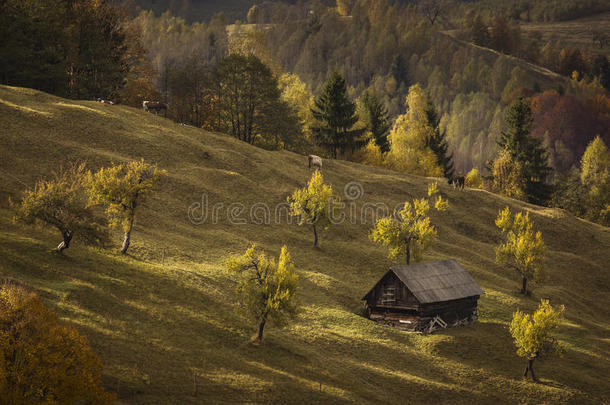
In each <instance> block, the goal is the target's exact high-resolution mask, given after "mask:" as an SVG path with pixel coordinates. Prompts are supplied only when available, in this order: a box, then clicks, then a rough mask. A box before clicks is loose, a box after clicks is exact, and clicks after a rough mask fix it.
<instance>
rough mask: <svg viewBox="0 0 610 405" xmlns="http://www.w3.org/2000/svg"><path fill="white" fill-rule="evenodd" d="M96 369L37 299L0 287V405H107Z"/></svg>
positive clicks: (74, 334)
mask: <svg viewBox="0 0 610 405" xmlns="http://www.w3.org/2000/svg"><path fill="white" fill-rule="evenodd" d="M112 402H113V396H112V395H110V394H109V393H108V392H106V391H105V390H104V388H103V387H102V363H101V362H100V360H99V358H98V357H97V356H96V355H95V353H93V352H92V351H91V348H90V347H89V344H88V343H87V339H86V338H85V337H84V336H82V335H81V334H79V333H78V330H77V329H76V328H75V327H74V326H72V325H69V324H65V323H62V322H59V321H58V320H57V316H56V315H55V313H53V311H51V310H50V309H48V308H46V307H45V306H44V305H43V303H42V302H41V300H40V298H39V297H38V295H37V294H35V293H32V292H28V291H27V290H25V289H24V288H23V287H19V286H16V285H14V284H9V283H5V284H4V285H2V286H1V287H0V403H2V404H12V405H29V404H43V403H44V404H110V403H112Z"/></svg>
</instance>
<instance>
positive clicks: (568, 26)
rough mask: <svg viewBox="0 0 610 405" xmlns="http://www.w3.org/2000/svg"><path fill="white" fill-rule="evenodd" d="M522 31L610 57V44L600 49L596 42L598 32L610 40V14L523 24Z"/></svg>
mask: <svg viewBox="0 0 610 405" xmlns="http://www.w3.org/2000/svg"><path fill="white" fill-rule="evenodd" d="M521 30H522V31H523V32H525V33H527V34H533V35H535V36H536V37H537V38H539V39H542V40H545V41H546V40H549V39H551V38H555V39H559V40H561V42H562V43H564V44H566V45H568V46H571V47H575V48H579V49H586V50H588V51H589V52H591V53H593V54H601V55H606V56H608V57H610V43H606V44H605V45H604V46H603V47H600V46H599V42H597V41H595V40H594V36H595V33H596V32H599V33H602V34H605V39H606V41H609V40H610V37H609V34H608V32H610V13H602V14H598V15H595V16H592V17H586V18H579V19H577V20H571V21H558V22H552V23H528V24H521Z"/></svg>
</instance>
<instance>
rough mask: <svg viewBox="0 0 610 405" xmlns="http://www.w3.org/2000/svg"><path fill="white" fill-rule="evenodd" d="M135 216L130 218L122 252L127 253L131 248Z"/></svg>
mask: <svg viewBox="0 0 610 405" xmlns="http://www.w3.org/2000/svg"><path fill="white" fill-rule="evenodd" d="M133 218H134V216H133V215H132V216H131V218H130V219H129V228H127V231H126V232H125V238H124V239H123V246H122V247H121V253H122V254H125V253H127V249H129V244H130V243H131V229H132V228H133Z"/></svg>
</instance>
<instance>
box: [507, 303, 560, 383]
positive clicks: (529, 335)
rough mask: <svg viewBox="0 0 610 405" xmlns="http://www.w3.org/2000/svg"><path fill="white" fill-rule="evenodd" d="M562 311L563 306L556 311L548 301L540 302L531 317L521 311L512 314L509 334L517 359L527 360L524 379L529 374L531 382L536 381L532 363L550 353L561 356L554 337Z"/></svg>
mask: <svg viewBox="0 0 610 405" xmlns="http://www.w3.org/2000/svg"><path fill="white" fill-rule="evenodd" d="M564 310H565V308H564V306H563V305H562V306H561V307H560V308H559V309H558V310H556V309H554V308H553V307H552V306H551V304H549V301H547V300H541V301H540V305H539V306H538V309H537V310H536V312H534V314H533V315H529V314H525V313H523V312H521V311H517V312H515V313H514V314H513V319H512V321H511V323H510V333H511V335H512V336H513V339H514V340H515V346H517V354H518V355H519V357H523V358H526V359H527V365H526V367H525V373H524V374H523V376H524V377H527V375H528V373H529V374H530V375H531V377H532V380H533V381H537V379H536V375H535V374H534V361H535V360H536V359H539V358H541V357H543V356H544V355H546V354H549V353H551V352H556V353H559V354H561V352H562V347H561V345H560V344H559V343H558V342H557V340H556V339H555V336H554V335H555V332H556V330H557V328H558V327H559V326H560V325H561V321H562V318H563V312H564Z"/></svg>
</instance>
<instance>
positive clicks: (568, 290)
mask: <svg viewBox="0 0 610 405" xmlns="http://www.w3.org/2000/svg"><path fill="white" fill-rule="evenodd" d="M0 123H1V124H0V145H1V146H0V207H1V208H0V277H2V278H9V279H13V280H18V281H19V282H22V283H24V284H26V285H28V286H30V287H32V288H35V289H37V290H38V291H39V292H40V293H41V295H42V297H43V298H44V300H45V302H46V303H47V304H48V305H50V306H51V307H52V308H53V309H54V310H56V311H57V312H58V313H59V314H60V316H61V317H62V318H64V319H66V320H69V321H71V322H74V323H76V324H77V325H78V327H79V328H80V330H81V331H82V332H83V333H85V334H87V335H88V337H89V339H90V342H91V344H92V347H93V349H94V350H95V351H96V352H97V353H98V354H99V355H100V357H101V359H102V361H103V363H104V365H105V370H104V379H105V384H106V386H107V387H108V389H109V390H111V391H114V392H116V393H117V394H118V396H119V399H120V402H121V403H129V404H170V403H181V404H186V403H193V404H194V403H244V402H247V403H388V404H389V403H395V404H398V403H452V404H453V403H464V404H471V403H491V402H496V403H507V404H514V403H553V404H559V403H578V404H581V403H599V402H600V401H603V400H608V399H610V384H609V382H608V378H607V377H608V375H610V362H609V358H610V339H609V336H610V308H609V307H608V297H609V293H610V291H609V287H608V286H609V281H610V265H609V263H610V230H609V229H608V228H604V227H601V226H598V225H595V224H591V223H588V222H586V221H582V220H580V219H577V218H574V217H572V216H570V215H567V214H566V213H564V212H563V211H560V210H552V209H543V208H541V207H536V206H532V205H528V204H524V203H521V202H517V201H514V200H511V199H506V198H503V197H499V196H496V195H493V194H490V193H487V192H484V191H476V190H468V189H467V190H464V191H457V190H454V189H452V188H450V187H449V186H447V185H446V184H444V183H442V182H441V184H440V188H441V191H442V192H443V194H444V195H445V196H446V197H447V198H448V199H449V200H450V203H451V207H450V209H449V211H448V212H447V213H442V214H434V216H433V221H434V222H435V223H437V224H438V232H439V239H438V241H437V243H436V244H435V246H434V248H433V249H432V251H431V252H429V253H428V254H427V255H426V257H425V259H426V260H434V259H440V258H447V257H454V258H456V259H457V260H458V261H459V262H460V263H461V264H462V265H463V266H464V267H465V268H466V269H467V270H468V271H469V272H470V273H471V274H472V275H473V277H474V278H475V280H476V281H477V282H478V283H479V284H480V285H481V287H482V288H483V289H484V290H485V292H486V295H485V296H483V297H482V298H481V300H480V302H479V308H480V322H478V323H477V324H474V325H471V326H467V327H460V328H454V329H450V330H444V331H441V332H438V333H435V334H433V335H429V336H423V335H415V334H407V333H403V332H400V331H397V330H394V329H392V328H388V327H383V326H379V325H377V324H375V323H373V322H371V321H369V320H367V319H365V318H363V317H362V316H360V315H359V314H360V311H361V308H362V303H361V301H360V298H361V297H362V296H363V295H364V293H366V291H368V289H369V288H370V287H371V286H372V285H373V283H374V282H375V281H376V280H377V279H378V278H379V277H380V276H381V275H382V274H383V273H384V272H385V271H386V270H387V268H388V266H389V265H390V264H391V262H390V261H389V260H388V259H386V257H385V252H384V250H383V249H381V248H380V247H377V246H375V245H373V244H372V243H371V242H370V241H369V240H368V237H367V235H368V232H369V230H370V227H371V218H370V216H369V217H368V218H367V220H368V223H366V224H359V223H355V224H352V223H350V222H349V221H346V222H344V223H342V224H340V225H336V226H332V227H330V228H329V230H328V231H327V232H324V233H323V234H322V235H321V248H320V249H319V250H316V249H314V248H313V247H312V246H311V245H312V235H311V233H310V231H309V230H308V229H303V228H300V227H297V226H296V225H294V224H292V225H290V224H287V223H286V220H285V219H283V220H282V221H281V223H279V224H276V223H275V221H274V220H273V218H272V220H271V223H270V224H263V225H256V224H255V223H253V221H252V220H249V219H248V220H247V222H248V223H246V224H238V223H235V222H236V221H235V220H233V221H230V220H229V219H228V217H227V212H228V211H229V210H230V209H234V208H235V207H236V206H235V205H234V206H229V204H231V203H241V204H243V205H244V207H246V209H245V210H244V211H243V212H241V213H239V212H233V211H231V212H233V214H237V216H238V217H239V218H246V217H249V214H248V212H249V210H250V207H252V206H253V205H254V204H255V203H265V204H268V205H269V206H270V207H275V206H276V205H277V204H279V203H282V202H283V201H285V199H286V196H287V195H288V194H289V193H290V192H291V191H292V190H293V189H295V188H296V187H299V186H302V185H303V184H304V183H305V182H306V181H307V180H308V178H309V176H310V172H309V170H308V169H307V164H306V159H305V158H304V157H303V156H300V155H296V154H293V153H289V152H269V151H265V150H261V149H257V148H254V147H251V146H249V145H246V144H244V143H241V142H239V141H236V140H235V139H233V138H231V137H228V136H225V135H219V134H212V133H209V132H205V131H202V130H199V129H196V128H192V127H185V126H179V125H177V124H174V123H172V122H170V121H169V120H166V119H164V118H162V117H156V116H154V115H152V114H148V113H144V112H141V111H138V110H136V109H132V108H128V107H122V106H108V105H102V104H99V103H96V102H88V101H72V100H65V99H61V98H57V97H53V96H50V95H47V94H44V93H40V92H36V91H33V90H28V89H20V88H10V87H2V86H0ZM141 157H143V158H145V159H146V160H147V161H154V162H158V163H159V165H160V166H161V167H163V168H165V169H167V171H168V173H169V178H168V179H167V181H165V182H164V183H163V184H162V186H161V191H160V192H159V193H158V194H156V195H154V196H153V197H152V198H151V199H150V200H149V202H147V203H146V204H145V206H143V207H142V211H141V212H140V213H139V216H138V218H137V220H136V228H135V231H134V233H133V235H132V243H133V250H132V251H131V254H130V255H128V256H121V255H120V254H118V253H117V251H118V244H119V242H120V235H118V234H117V235H115V238H114V242H115V246H112V248H111V249H108V250H100V249H96V248H88V247H84V246H82V245H80V244H79V243H77V242H78V241H77V240H76V239H77V237H76V238H75V243H74V245H73V246H72V247H71V248H70V249H69V250H67V251H66V255H65V257H61V256H59V255H56V254H54V253H52V252H51V250H52V248H53V246H55V245H56V244H57V243H58V242H59V240H58V234H57V232H54V231H52V230H43V229H40V228H35V227H26V226H21V225H16V224H13V223H12V221H11V217H12V214H11V212H10V210H9V209H8V198H9V197H11V198H12V199H17V198H18V196H19V193H20V190H22V189H23V188H24V187H26V186H28V187H29V186H31V185H33V184H34V182H35V181H36V180H37V179H39V178H41V177H45V176H48V175H49V174H50V173H51V172H52V171H53V170H56V169H58V168H59V167H60V166H62V165H63V166H66V165H67V164H69V162H71V161H74V160H86V161H87V163H88V165H89V167H91V168H92V169H95V168H97V167H99V166H101V165H108V164H109V163H110V162H122V161H125V160H127V159H139V158H141ZM323 173H324V175H325V178H326V180H327V181H328V182H330V183H332V184H333V186H334V189H335V191H336V193H337V194H340V195H342V196H343V190H344V186H346V185H347V184H348V183H350V182H358V183H359V184H361V186H362V190H363V192H364V194H363V195H362V197H361V198H358V199H355V200H348V199H346V198H345V197H344V200H345V201H347V202H350V201H353V202H355V206H356V213H357V214H358V215H359V214H360V208H361V207H362V204H363V203H365V202H368V203H372V202H383V203H386V204H388V205H389V206H391V207H393V206H395V205H396V204H399V203H402V202H404V201H405V199H407V198H411V197H415V196H422V195H424V193H425V190H426V186H427V184H428V183H430V182H431V181H433V179H426V178H421V177H416V176H407V175H402V174H397V173H393V172H389V171H386V170H382V169H380V168H372V167H367V166H362V165H358V164H354V163H349V162H343V161H325V162H324V170H323ZM355 190H356V191H359V189H358V188H356V189H355ZM352 191H353V190H352ZM204 194H205V195H206V196H207V200H208V206H209V207H210V210H211V207H212V206H213V205H214V204H219V203H222V204H223V206H222V208H221V209H220V210H217V212H220V214H221V215H219V218H218V220H217V221H215V222H216V223H213V222H214V221H212V218H211V215H210V216H208V218H207V220H206V221H205V223H203V224H200V225H196V224H194V223H193V222H191V221H190V220H189V216H188V211H189V207H194V208H197V207H196V206H192V204H193V203H197V202H201V201H202V199H203V197H202V195H204ZM507 205H508V206H510V207H511V208H513V209H515V210H519V209H523V210H527V211H528V212H530V214H531V216H532V218H533V220H534V222H535V225H536V227H537V228H538V229H540V230H541V231H542V232H543V235H544V238H545V241H546V243H547V245H548V247H549V252H548V263H549V271H550V274H551V280H550V281H549V282H548V283H547V284H545V285H543V286H539V287H537V288H535V289H534V294H533V296H532V297H527V298H523V297H521V296H519V294H518V293H517V291H518V287H519V283H518V279H517V277H516V275H515V274H514V273H512V272H510V271H508V270H506V269H504V268H502V267H501V266H498V265H496V264H495V263H494V250H493V248H494V245H495V244H496V243H497V241H498V236H499V235H498V232H497V230H496V229H495V225H494V218H495V216H496V213H497V212H498V210H499V209H501V208H503V207H505V206H507ZM259 206H260V205H259ZM347 211H348V213H349V210H347ZM272 213H273V211H272ZM355 222H359V221H355ZM251 242H256V243H257V244H259V245H260V246H262V247H263V248H265V249H267V250H268V251H269V252H270V253H272V254H274V255H277V254H278V253H279V250H280V247H281V246H282V245H283V244H286V245H287V246H288V248H289V250H290V252H291V254H292V256H293V259H294V261H295V263H296V266H297V270H298V273H299V276H300V291H299V300H300V302H301V306H302V311H301V313H300V315H299V317H298V319H297V321H296V322H295V323H293V324H291V325H290V326H289V327H288V328H285V329H276V328H273V327H270V328H269V329H268V330H267V331H266V335H265V341H264V343H263V344H262V345H261V346H253V345H251V344H249V343H248V340H249V337H250V336H251V335H252V334H253V333H254V331H255V328H254V325H252V324H251V323H249V322H248V321H247V320H246V319H244V318H242V317H241V316H240V315H238V314H237V313H236V312H235V311H234V308H235V307H234V285H235V284H234V282H233V280H232V279H231V277H230V276H229V275H228V274H227V273H226V272H225V270H224V260H225V258H226V257H227V255H229V254H234V253H241V252H243V251H244V250H245V249H246V248H247V247H248V246H249V244H250V243H251ZM163 249H165V250H163ZM163 256H164V265H162V263H161V262H162V257H163ZM541 297H549V298H550V299H551V302H552V303H553V304H554V305H558V304H565V305H566V308H567V310H566V316H567V322H566V324H565V325H564V327H563V328H562V329H561V334H560V338H561V340H562V342H563V343H564V344H565V345H566V349H567V350H566V353H565V355H564V357H562V358H558V359H553V360H549V361H546V362H540V364H538V365H537V374H538V375H539V377H541V378H542V383H541V384H533V383H531V382H529V381H525V380H523V379H522V378H521V373H522V369H523V366H524V364H523V362H522V361H521V360H520V359H519V358H518V357H517V356H516V354H515V350H514V347H513V345H512V341H511V338H510V335H509V333H508V328H507V322H508V321H509V319H510V317H511V314H512V312H513V311H515V310H516V309H517V308H520V309H524V310H528V311H531V310H533V309H534V308H535V307H536V305H537V302H538V301H539V299H540V298H541Z"/></svg>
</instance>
